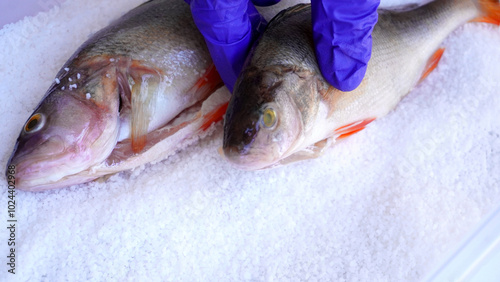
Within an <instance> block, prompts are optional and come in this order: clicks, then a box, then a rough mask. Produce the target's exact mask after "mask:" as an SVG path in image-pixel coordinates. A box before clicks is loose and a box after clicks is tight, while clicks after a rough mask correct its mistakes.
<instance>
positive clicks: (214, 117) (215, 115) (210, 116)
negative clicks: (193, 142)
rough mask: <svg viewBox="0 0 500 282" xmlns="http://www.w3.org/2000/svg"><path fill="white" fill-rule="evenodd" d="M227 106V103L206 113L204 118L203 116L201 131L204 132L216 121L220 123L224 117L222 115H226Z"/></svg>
mask: <svg viewBox="0 0 500 282" xmlns="http://www.w3.org/2000/svg"><path fill="white" fill-rule="evenodd" d="M228 105H229V102H227V103H225V104H223V105H221V106H220V107H218V108H217V109H215V110H213V111H211V112H209V113H207V114H206V115H205V116H203V123H202V125H201V127H200V129H201V130H203V131H205V130H207V129H208V128H209V127H210V126H211V125H212V124H213V123H216V122H218V121H221V120H222V118H223V117H224V114H225V113H226V110H227V106H228Z"/></svg>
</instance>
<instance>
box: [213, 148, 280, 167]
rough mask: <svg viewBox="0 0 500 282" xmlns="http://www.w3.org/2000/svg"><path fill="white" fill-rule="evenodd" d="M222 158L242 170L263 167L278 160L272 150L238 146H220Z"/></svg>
mask: <svg viewBox="0 0 500 282" xmlns="http://www.w3.org/2000/svg"><path fill="white" fill-rule="evenodd" d="M222 151H223V154H224V155H223V156H224V158H225V159H226V160H227V161H228V162H230V163H231V164H232V165H234V166H235V167H237V168H239V169H243V170H259V169H264V168H267V167H269V166H272V164H274V163H276V162H278V161H279V159H280V158H279V156H277V155H276V154H275V151H273V150H262V149H258V148H251V149H247V148H240V147H239V146H225V147H223V148H222Z"/></svg>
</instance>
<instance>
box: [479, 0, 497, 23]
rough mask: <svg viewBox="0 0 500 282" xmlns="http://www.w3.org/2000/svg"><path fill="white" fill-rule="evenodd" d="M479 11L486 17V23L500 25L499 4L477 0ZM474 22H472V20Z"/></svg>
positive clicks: (492, 0) (491, 0) (494, 1)
mask: <svg viewBox="0 0 500 282" xmlns="http://www.w3.org/2000/svg"><path fill="white" fill-rule="evenodd" d="M477 3H478V4H479V9H480V10H481V11H482V12H483V13H484V14H485V15H486V17H485V18H488V19H489V20H488V21H482V22H488V23H493V24H496V25H498V24H499V23H500V3H499V2H498V1H497V0H479V1H477ZM473 21H474V20H473Z"/></svg>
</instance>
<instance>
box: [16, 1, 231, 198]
mask: <svg viewBox="0 0 500 282" xmlns="http://www.w3.org/2000/svg"><path fill="white" fill-rule="evenodd" d="M220 86H222V81H221V79H220V77H219V75H218V74H217V72H216V70H215V68H214V67H213V64H212V61H211V59H210V54H209V52H208V50H207V48H206V46H205V41H204V39H203V37H202V35H201V34H200V33H199V32H198V29H197V28H196V26H195V24H194V22H193V20H192V18H191V13H190V9H189V5H187V4H186V3H184V2H183V1H181V0H154V1H149V2H147V3H144V4H142V5H140V6H138V7H137V8H135V9H133V10H131V11H130V12H128V13H127V14H125V15H124V16H123V17H121V18H120V19H118V20H116V21H114V22H113V23H112V24H111V25H110V26H108V27H106V28H104V29H102V30H101V31H99V32H97V33H96V34H94V35H93V36H92V37H90V38H89V39H88V40H87V41H86V42H85V43H84V44H83V45H82V46H81V47H80V48H79V49H78V50H77V51H76V52H75V53H74V54H73V56H72V57H71V58H70V59H69V60H68V61H67V62H66V63H65V65H64V66H63V67H62V69H61V70H60V71H59V73H58V74H57V76H56V78H55V81H54V83H53V84H52V86H51V87H50V88H49V90H48V91H47V93H46V95H45V97H44V98H43V100H42V101H41V103H40V104H39V105H38V106H37V108H36V109H35V111H34V113H33V114H32V115H31V117H30V118H29V119H28V121H27V122H26V123H25V125H24V126H23V129H22V130H21V133H20V135H19V137H18V139H17V143H16V145H15V148H14V152H13V153H12V156H11V158H10V160H9V163H8V164H7V173H8V174H14V176H15V180H16V188H18V189H22V190H30V191H40V190H46V189H52V188H58V187H64V186H68V185H71V184H76V183H82V182H86V181H89V180H92V179H95V178H98V177H100V176H103V175H106V174H110V173H115V172H118V171H121V170H125V169H130V168H133V167H136V166H139V165H142V164H144V163H147V162H151V161H157V160H161V159H163V158H165V157H166V156H168V155H170V154H172V153H174V152H175V150H176V149H178V148H180V147H182V146H185V145H186V144H187V143H191V142H194V141H195V140H196V139H197V138H199V137H202V135H205V134H206V130H207V129H208V128H209V127H210V125H211V124H212V123H213V122H215V121H217V120H221V119H222V116H223V114H224V111H225V108H226V107H227V101H228V99H229V93H228V91H227V90H225V88H221V89H220V90H218V91H216V92H215V93H214V91H215V90H216V89H218V88H219V87H220ZM212 93H213V94H212ZM211 94H212V95H211Z"/></svg>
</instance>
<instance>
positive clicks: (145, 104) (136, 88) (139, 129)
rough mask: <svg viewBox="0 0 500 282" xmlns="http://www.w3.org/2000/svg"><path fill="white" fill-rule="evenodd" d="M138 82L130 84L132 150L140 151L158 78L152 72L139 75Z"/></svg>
mask: <svg viewBox="0 0 500 282" xmlns="http://www.w3.org/2000/svg"><path fill="white" fill-rule="evenodd" d="M140 79H141V80H140V82H137V81H136V82H135V84H134V85H132V95H131V96H132V102H131V104H132V119H131V123H132V124H131V132H130V133H131V134H130V135H131V139H132V150H133V151H134V152H135V153H138V152H140V151H141V150H142V149H143V148H144V146H145V145H146V135H147V134H148V128H149V122H150V120H151V116H152V115H153V114H154V109H155V107H154V103H155V102H156V97H157V95H158V93H157V92H158V91H159V84H160V78H159V76H157V75H153V74H143V75H141V78H140Z"/></svg>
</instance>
